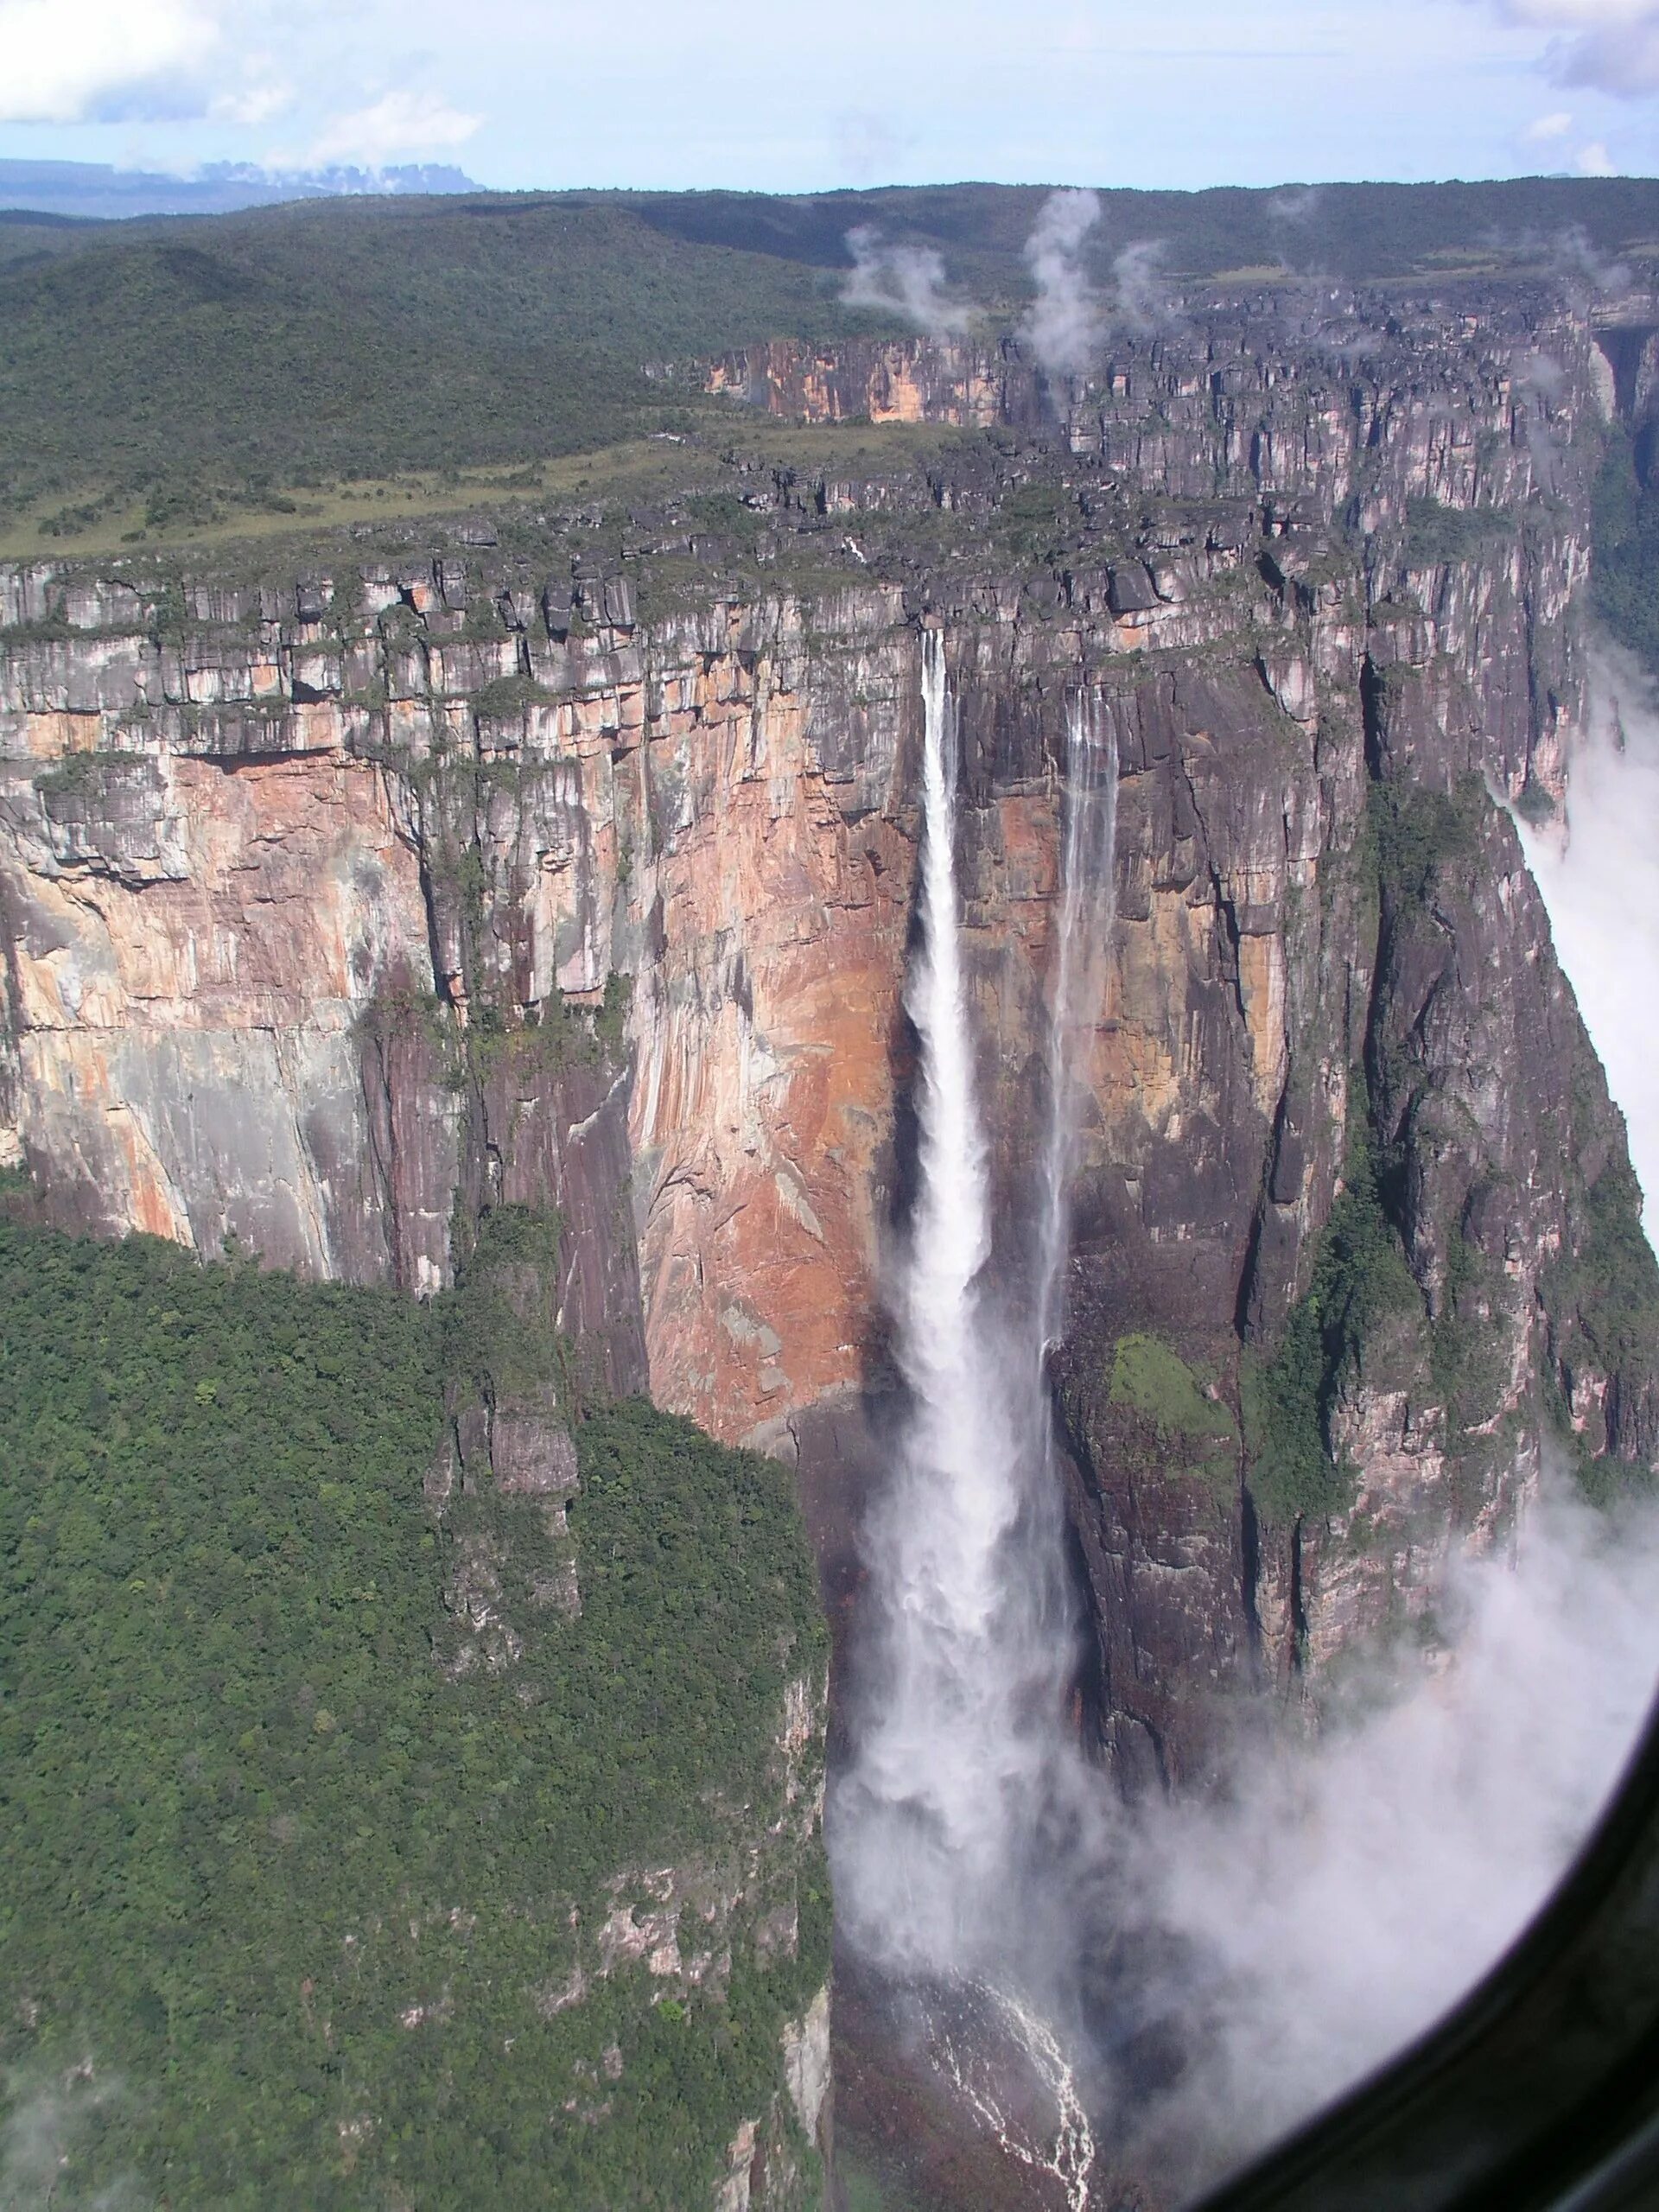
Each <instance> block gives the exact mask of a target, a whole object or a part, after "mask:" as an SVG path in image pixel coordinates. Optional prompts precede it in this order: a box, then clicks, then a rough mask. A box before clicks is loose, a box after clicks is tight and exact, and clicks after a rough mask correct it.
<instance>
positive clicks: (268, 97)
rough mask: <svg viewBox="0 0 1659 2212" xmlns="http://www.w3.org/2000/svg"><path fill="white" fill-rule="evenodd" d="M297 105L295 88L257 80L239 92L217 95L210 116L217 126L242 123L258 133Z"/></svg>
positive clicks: (276, 82)
mask: <svg viewBox="0 0 1659 2212" xmlns="http://www.w3.org/2000/svg"><path fill="white" fill-rule="evenodd" d="M293 105H294V88H293V86H291V85H284V84H282V83H280V82H278V80H277V79H275V78H272V77H268V78H265V79H255V80H254V81H253V82H252V83H250V84H246V85H244V86H242V88H241V89H240V91H238V92H216V93H215V94H214V96H213V99H212V100H211V102H210V103H209V104H208V108H207V112H208V114H209V115H210V116H211V117H212V118H213V121H214V122H215V123H239V124H245V125H246V126H247V127H248V128H249V129H256V128H257V126H258V125H259V124H262V123H269V122H270V120H271V118H272V117H273V116H278V115H281V114H282V113H283V111H284V110H286V109H288V108H290V107H292V106H293Z"/></svg>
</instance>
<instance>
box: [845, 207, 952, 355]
mask: <svg viewBox="0 0 1659 2212" xmlns="http://www.w3.org/2000/svg"><path fill="white" fill-rule="evenodd" d="M847 250H848V251H849V253H850V254H851V255H852V257H853V267H852V273H851V275H850V276H849V277H848V279H847V281H846V283H844V284H843V285H842V289H841V297H842V305H843V306H844V307H849V308H884V309H885V310H886V311H887V313H888V314H890V315H903V316H904V317H905V318H906V321H909V322H913V323H914V324H915V325H916V327H917V328H918V330H922V331H925V333H926V334H927V335H928V336H929V337H931V338H947V337H953V336H956V335H957V334H960V333H961V332H963V331H964V330H966V329H967V328H968V327H969V324H970V323H971V322H972V321H973V320H974V315H975V309H974V308H973V306H972V304H971V302H964V301H961V300H953V299H952V298H951V297H950V295H949V293H948V292H947V291H946V290H945V288H944V259H943V257H941V256H940V255H939V254H938V252H936V251H934V249H933V248H932V247H931V246H925V245H892V244H890V243H888V242H887V240H885V239H884V238H882V237H881V235H880V232H879V231H878V230H877V229H876V228H875V227H874V225H873V224H869V223H861V224H860V225H859V226H858V227H857V229H856V230H851V231H849V232H848V233H847Z"/></svg>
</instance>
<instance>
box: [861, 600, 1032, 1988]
mask: <svg viewBox="0 0 1659 2212" xmlns="http://www.w3.org/2000/svg"><path fill="white" fill-rule="evenodd" d="M922 696H923V706H924V713H925V750H924V758H923V841H922V880H921V899H920V905H921V921H922V931H923V937H922V944H921V949H920V951H919V954H918V957H917V958H916V959H915V960H914V962H913V963H912V969H911V976H910V985H909V990H908V993H907V996H906V1005H907V1007H908V1010H909V1013H910V1016H911V1020H912V1022H913V1023H914V1025H915V1028H916V1033H917V1037H918V1040H919V1044H920V1047H921V1053H920V1071H919V1072H920V1084H919V1092H920V1096H919V1111H918V1122H919V1147H918V1191H917V1201H916V1211H915V1219H914V1225H913V1229H912V1238H911V1245H910V1251H909V1255H908V1264H907V1267H906V1276H905V1281H904V1283H903V1287H902V1293H901V1295H900V1298H899V1302H898V1313H897V1315H896V1319H897V1322H898V1328H897V1332H896V1334H897V1351H898V1355H899V1364H900V1366H901V1368H902V1370H903V1373H904V1376H905V1380H906V1383H907V1385H908V1386H909V1394H910V1408H909V1414H908V1420H907V1424H906V1431H905V1433H904V1436H903V1439H902V1442H901V1451H900V1460H899V1467H898V1469H897V1471H896V1473H895V1477H894V1479H893V1482H892V1483H891V1484H890V1485H889V1487H888V1490H887V1495H886V1497H885V1498H884V1499H883V1500H882V1501H881V1503H880V1505H879V1506H878V1508H877V1509H876V1510H875V1512H874V1514H873V1516H872V1518H871V1522H870V1524H869V1527H868V1529H867V1545H868V1553H869V1556H870V1561H871V1569H872V1576H873V1580H874V1584H875V1587H876V1595H877V1599H878V1601H879V1604H880V1614H881V1618H880V1621H879V1623H878V1624H877V1628H876V1631H875V1649H874V1662H875V1663H874V1669H873V1670H872V1673H871V1678H870V1681H869V1688H870V1691H871V1693H872V1694H871V1695H870V1696H869V1698H868V1700H867V1710H866V1712H865V1713H864V1715H863V1726H862V1729H861V1737H860V1741H859V1746H858V1752H857V1756H856V1758H855V1762H854V1764H853V1766H852V1768H851V1770H850V1771H849V1773H848V1775H847V1776H846V1777H844V1778H843V1781H842V1785H841V1788H840V1789H839V1791H838V1793H837V1806H836V1813H837V1818H836V1846H837V1859H838V1862H839V1863H838V1869H837V1872H838V1886H839V1894H840V1897H841V1898H842V1917H843V1925H844V1926H845V1928H846V1929H847V1932H848V1933H849V1936H851V1938H852V1940H853V1942H855V1945H856V1946H857V1947H858V1948H859V1949H860V1950H861V1951H862V1952H863V1953H864V1954H865V1955H867V1956H868V1957H870V1958H872V1959H874V1961H877V1962H878V1963H880V1964H881V1965H883V1966H885V1967H888V1968H889V1969H893V1970H896V1971H900V1972H905V1973H911V1974H937V1975H957V1974H971V1973H973V1972H976V1971H977V1970H979V1969H980V1968H981V1967H984V1966H986V1965H988V1963H989V1962H991V1961H994V1960H995V1958H996V1957H997V1955H998V1954H999V1953H1000V1952H1001V1949H1002V1948H1003V1944H1004V1940H1005V1937H1006V1936H1007V1932H1008V1931H1007V1913H1008V1911H1009V1909H1010V1906H1011V1904H1012V1902H1013V1897H1012V1894H1011V1888H1010V1883H1009V1874H1010V1872H1011V1861H1012V1860H1014V1859H1017V1857H1018V1856H1019V1853H1018V1851H1017V1848H1016V1839H1018V1838H1019V1837H1020V1836H1021V1835H1023V1834H1027V1833H1028V1831H1029V1825H1030V1821H1031V1820H1032V1817H1033V1802H1034V1799H1035V1796H1036V1785H1037V1783H1038V1781H1039V1774H1040V1769H1041V1765H1042V1764H1043V1761H1044V1758H1046V1750H1047V1739H1048V1737H1049V1734H1050V1732H1051V1729H1050V1725H1049V1724H1048V1723H1047V1719H1046V1714H1044V1713H1042V1712H1041V1710H1040V1707H1041V1706H1042V1704H1043V1702H1044V1701H1045V1700H1044V1693H1045V1692H1046V1689H1047V1688H1048V1683H1047V1681H1046V1675H1047V1674H1048V1672H1049V1670H1050V1669H1052V1663H1053V1662H1052V1654H1051V1653H1048V1652H1045V1651H1042V1650H1041V1649H1039V1643H1038V1639H1037V1638H1036V1637H1033V1635H1032V1634H1031V1633H1030V1628H1031V1623H1030V1620H1029V1607H1030V1592H1029V1588H1028V1586H1027V1585H1026V1583H1025V1581H1024V1579H1023V1578H1021V1577H1020V1576H1017V1575H1013V1574H1010V1573H1009V1572H1008V1571H1007V1570H1008V1564H1009V1562H1008V1558H1007V1553H1008V1549H1009V1547H1010V1544H1011V1542H1012V1540H1013V1537H1014V1530H1015V1527H1016V1524H1017V1522H1018V1521H1019V1519H1020V1510H1021V1505H1022V1503H1023V1501H1024V1497H1025V1492H1026V1488H1027V1485H1026V1484H1025V1482H1024V1479H1023V1474H1024V1469H1023V1460H1024V1458H1025V1454H1024V1453H1023V1452H1022V1449H1021V1444H1022V1439H1021V1438H1020V1434H1019V1429H1020V1420H1019V1415H1020V1413H1021V1412H1022V1411H1023V1408H1022V1407H1021V1406H1020V1404H1019V1403H1018V1402H1017V1400H1016V1399H1015V1397H1014V1395H1013V1394H1011V1393H1010V1390H1009V1389H1008V1387H1007V1376H1006V1372H1005V1362H1004V1361H1003V1360H1002V1359H1001V1358H1000V1357H998V1350H997V1347H996V1345H995V1344H994V1343H993V1342H992V1341H991V1340H990V1335H989V1332H988V1330H987V1327H986V1325H985V1314H984V1310H983V1306H982V1297H981V1284H980V1275H981V1271H982V1268H983V1267H984V1264H985V1262H986V1261H987V1259H988V1257H989V1255H990V1244H991V1231H990V1200H989V1192H988V1175H987V1164H986V1156H985V1141H984V1136H983V1133H982V1128H981V1125H980V1119H979V1112H978V1106H977V1103H976V1097H975V1085H974V1065H973V1048H972V1041H971V1035H970V1031H969V1014H968V1006H967V1000H966V994H965V990H964V987H963V975H962V958H961V945H960V940H959V932H958V918H957V880H956V858H955V850H954V842H955V813H956V804H955V801H956V751H957V746H956V718H955V715H954V713H953V711H952V707H951V702H950V695H949V693H948V690H947V689H946V684H945V671H944V646H943V644H942V642H941V640H940V639H938V636H937V635H936V634H933V633H931V632H930V633H928V634H927V635H926V637H925V639H924V645H923V683H922ZM1033 1662H1034V1663H1035V1675H1034V1676H1033Z"/></svg>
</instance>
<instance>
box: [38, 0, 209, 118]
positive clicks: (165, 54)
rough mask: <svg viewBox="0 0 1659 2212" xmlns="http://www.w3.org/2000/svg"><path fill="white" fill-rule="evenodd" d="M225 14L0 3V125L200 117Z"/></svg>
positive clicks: (169, 2) (176, 6) (183, 2)
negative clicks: (205, 73) (207, 68)
mask: <svg viewBox="0 0 1659 2212" xmlns="http://www.w3.org/2000/svg"><path fill="white" fill-rule="evenodd" d="M222 12H223V11H222V9H220V8H218V7H214V6H213V5H211V4H209V5H204V4H202V0H0V123H83V122H89V121H98V120H99V119H101V118H108V117H110V116H111V115H113V114H117V113H118V114H120V115H122V116H124V117H130V116H133V115H137V114H158V115H162V116H173V117H177V116H180V115H183V114H188V113H198V114H199V113H200V111H201V109H202V106H203V105H204V96H203V93H202V92H201V89H200V73H201V71H202V68H203V67H204V65H205V64H206V63H207V60H209V59H210V57H212V55H213V53H214V50H215V48H218V46H219V42H220V39H221V36H222V24H221V21H220V17H221V16H222Z"/></svg>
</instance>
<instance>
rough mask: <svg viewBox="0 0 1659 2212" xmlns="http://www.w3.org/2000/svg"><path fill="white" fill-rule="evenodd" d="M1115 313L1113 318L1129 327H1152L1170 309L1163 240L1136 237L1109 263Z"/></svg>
mask: <svg viewBox="0 0 1659 2212" xmlns="http://www.w3.org/2000/svg"><path fill="white" fill-rule="evenodd" d="M1112 281H1113V288H1114V291H1115V294H1116V305H1117V314H1116V317H1115V318H1114V319H1115V320H1116V321H1119V322H1122V323H1123V324H1124V325H1126V326H1127V327H1128V328H1129V329H1131V330H1136V331H1146V330H1153V329H1155V328H1156V327H1158V325H1159V324H1160V323H1161V322H1162V321H1165V319H1166V316H1167V315H1168V312H1169V287H1168V283H1167V282H1166V277H1165V275H1164V242H1163V240H1162V239H1161V238H1137V239H1136V240H1135V242H1134V244H1133V245H1126V246H1125V247H1124V248H1123V250H1122V252H1121V253H1120V254H1119V255H1118V256H1117V257H1116V259H1115V260H1114V262H1113V263H1112Z"/></svg>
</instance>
